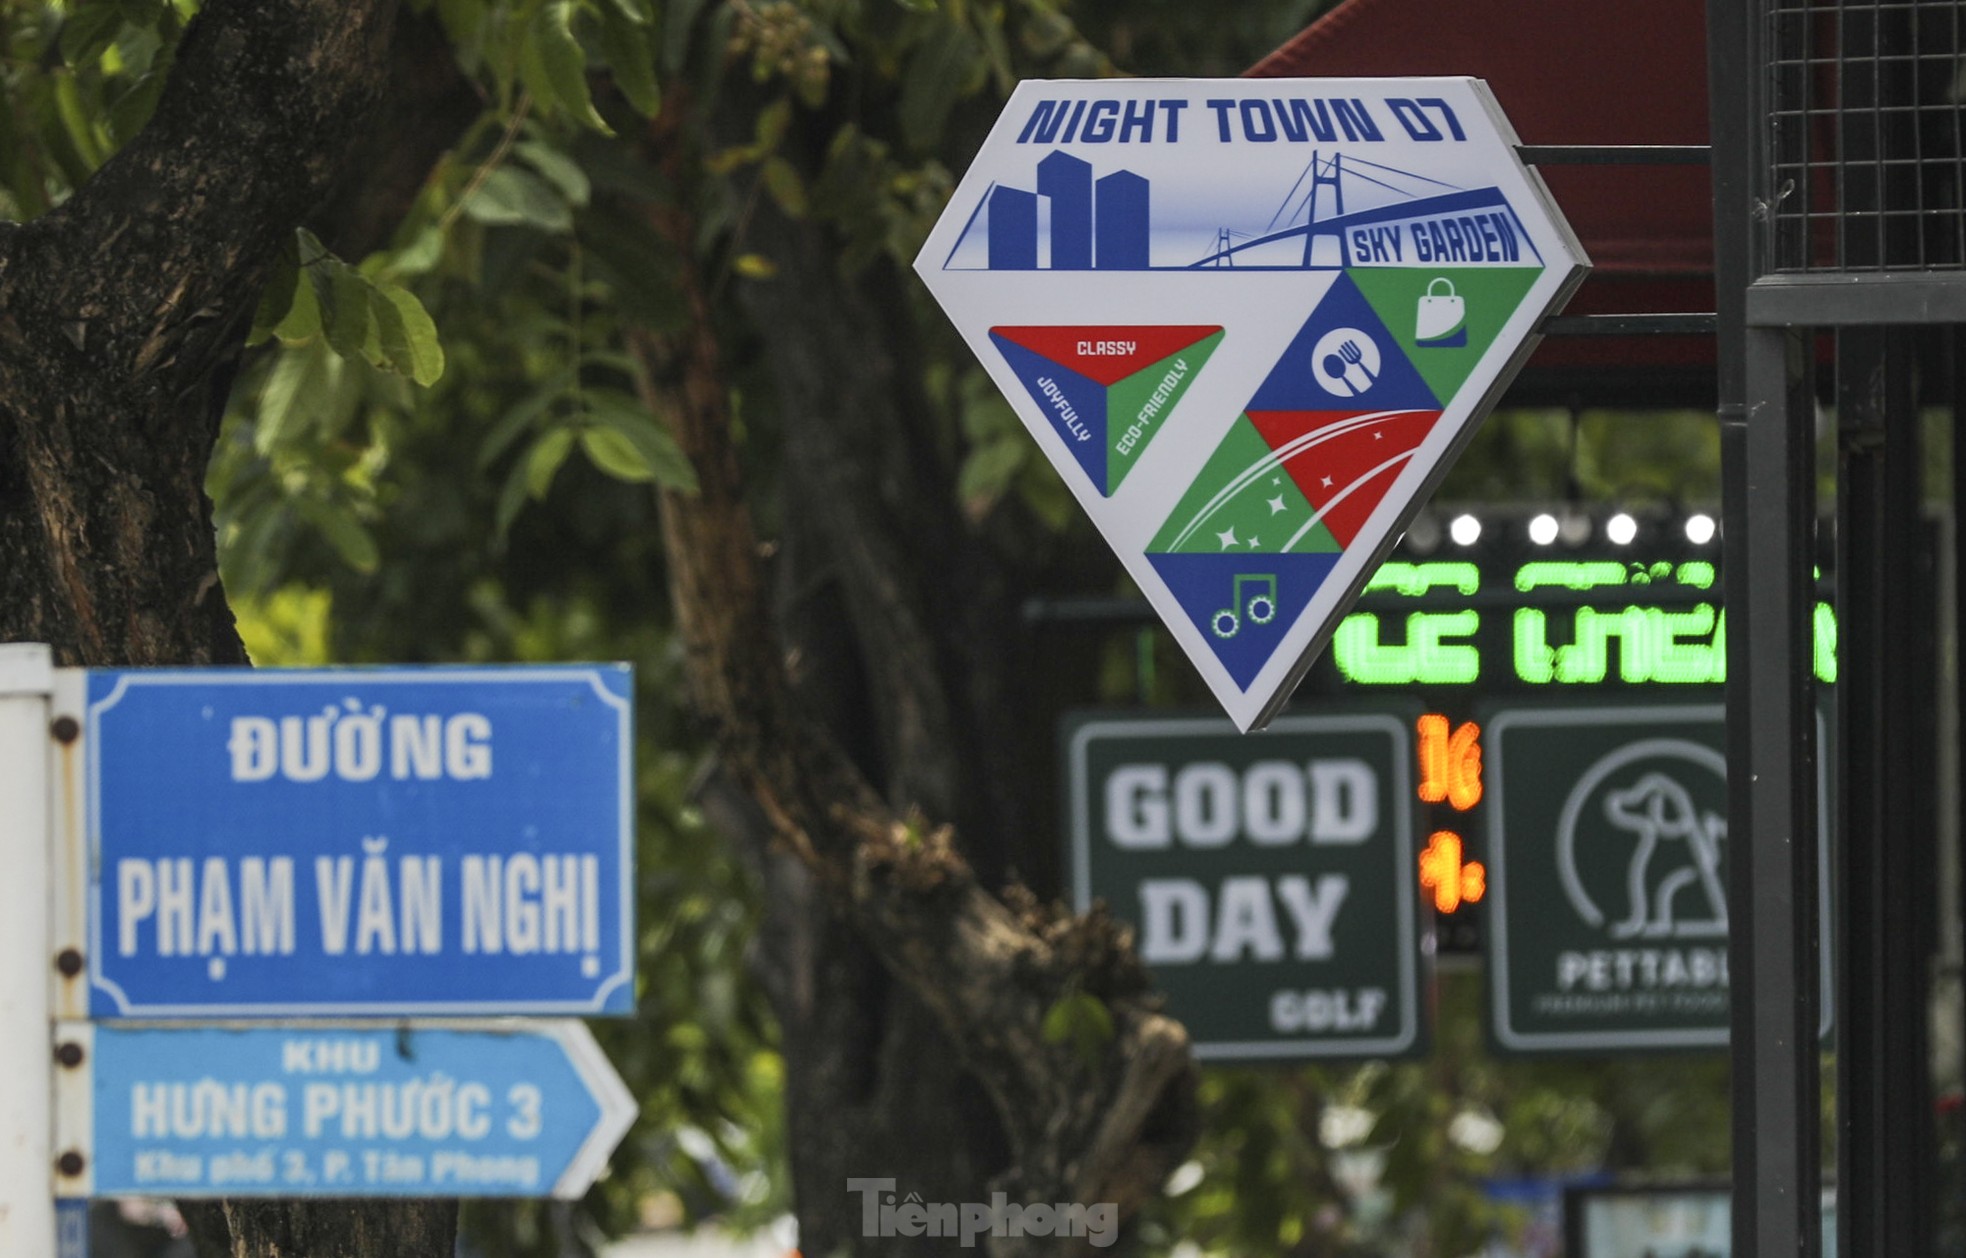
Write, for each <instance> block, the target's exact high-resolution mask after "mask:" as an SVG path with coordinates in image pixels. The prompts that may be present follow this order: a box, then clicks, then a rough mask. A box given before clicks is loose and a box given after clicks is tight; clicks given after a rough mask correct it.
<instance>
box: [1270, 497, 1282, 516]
mask: <svg viewBox="0 0 1966 1258" xmlns="http://www.w3.org/2000/svg"><path fill="white" fill-rule="evenodd" d="M1282 510H1285V507H1284V505H1283V495H1282V494H1278V495H1277V496H1276V497H1274V498H1272V499H1270V514H1271V515H1275V514H1276V513H1277V512H1279V511H1282Z"/></svg>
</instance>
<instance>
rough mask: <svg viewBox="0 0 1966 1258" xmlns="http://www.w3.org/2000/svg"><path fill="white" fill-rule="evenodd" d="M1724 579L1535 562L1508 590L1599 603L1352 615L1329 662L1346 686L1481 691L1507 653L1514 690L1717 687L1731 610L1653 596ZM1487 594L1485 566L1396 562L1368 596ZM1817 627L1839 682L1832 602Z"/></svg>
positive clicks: (1622, 566)
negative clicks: (1606, 685) (1559, 593)
mask: <svg viewBox="0 0 1966 1258" xmlns="http://www.w3.org/2000/svg"><path fill="white" fill-rule="evenodd" d="M1717 577H1718V574H1717V572H1716V571H1715V569H1714V565H1713V564H1711V563H1708V562H1706V561H1704V560H1687V561H1684V562H1679V563H1668V562H1659V563H1651V564H1644V563H1630V562H1623V561H1619V560H1613V559H1602V560H1578V561H1553V560H1540V559H1539V560H1535V561H1532V562H1529V563H1524V564H1522V565H1520V566H1519V567H1517V568H1516V569H1515V571H1514V573H1513V577H1512V580H1511V581H1510V582H1509V586H1510V587H1512V588H1513V589H1514V590H1516V591H1518V592H1520V593H1523V594H1529V593H1533V592H1535V591H1538V590H1567V591H1573V592H1577V593H1596V592H1602V594H1603V596H1604V597H1603V599H1602V601H1600V602H1592V603H1585V604H1583V605H1579V606H1569V605H1558V606H1550V605H1547V604H1545V605H1542V606H1521V607H1513V608H1512V607H1508V606H1507V605H1506V604H1504V605H1503V606H1500V607H1483V608H1473V607H1463V608H1458V609H1454V610H1428V611H1413V612H1409V613H1407V614H1405V615H1404V616H1403V617H1402V616H1400V615H1398V614H1396V613H1395V614H1388V613H1384V612H1380V611H1363V612H1355V613H1353V614H1352V615H1350V616H1347V617H1346V618H1345V619H1344V621H1342V622H1341V623H1340V624H1339V626H1338V630H1337V632H1336V633H1335V634H1334V635H1333V636H1332V640H1331V658H1332V662H1333V663H1334V664H1335V665H1336V667H1337V669H1338V672H1339V674H1340V675H1341V676H1343V677H1344V679H1345V680H1346V681H1349V682H1352V683H1354V684H1357V685H1362V686H1413V685H1421V686H1466V685H1473V684H1476V683H1478V682H1479V681H1480V680H1481V677H1482V664H1483V661H1484V657H1485V656H1487V655H1499V654H1500V653H1501V652H1502V651H1503V650H1504V649H1505V646H1506V651H1507V654H1508V655H1509V665H1507V666H1505V665H1502V664H1501V663H1500V661H1499V659H1497V660H1496V661H1494V665H1493V666H1494V667H1506V668H1508V669H1509V672H1512V673H1513V676H1512V677H1510V679H1509V680H1510V684H1512V685H1527V686H1583V685H1595V684H1599V683H1603V682H1607V681H1616V682H1624V683H1630V684H1649V685H1688V686H1690V685H1714V684H1718V683H1720V682H1724V681H1725V680H1727V616H1726V613H1725V612H1724V611H1722V610H1721V609H1720V607H1719V606H1718V604H1716V603H1712V602H1699V603H1691V604H1688V603H1684V602H1680V601H1677V600H1674V601H1670V602H1663V603H1662V602H1655V601H1648V599H1647V598H1646V595H1647V594H1649V593H1651V592H1652V591H1653V590H1657V589H1660V588H1661V587H1667V588H1671V587H1678V588H1679V589H1682V590H1701V591H1706V590H1711V589H1713V588H1714V586H1715V585H1716V583H1717ZM1481 588H1482V573H1481V570H1480V568H1479V567H1478V566H1477V565H1475V564H1473V563H1466V562H1442V563H1388V564H1386V565H1385V566H1384V567H1382V568H1381V569H1380V570H1379V572H1378V573H1376V574H1375V575H1374V576H1373V578H1372V580H1371V581H1370V582H1368V583H1367V585H1366V587H1365V590H1366V592H1367V593H1368V594H1370V593H1380V594H1392V595H1397V596H1400V597H1403V598H1415V599H1418V598H1422V597H1428V596H1431V597H1429V601H1430V602H1431V603H1432V604H1433V605H1434V606H1435V607H1438V606H1439V605H1440V604H1441V603H1442V602H1447V603H1451V602H1453V601H1454V599H1453V595H1455V594H1459V595H1463V596H1468V595H1473V594H1476V593H1478V592H1480V590H1481ZM1681 597H1682V598H1683V597H1684V595H1682V596H1681ZM1484 616H1486V617H1488V619H1487V620H1486V621H1484ZM1402 621H1403V625H1402ZM1484 625H1487V626H1489V629H1488V631H1487V632H1484ZM1402 629H1403V632H1402ZM1813 629H1814V637H1815V672H1816V676H1817V677H1818V678H1819V679H1820V680H1822V681H1824V682H1834V681H1835V680H1836V671H1837V669H1836V612H1835V610H1834V609H1833V608H1832V607H1831V606H1830V605H1829V604H1828V603H1817V604H1816V608H1815V615H1814V622H1813ZM1503 634H1506V635H1507V636H1506V644H1505V643H1504V639H1503V637H1502V635H1503ZM1509 666H1512V667H1509ZM1505 675H1506V674H1505Z"/></svg>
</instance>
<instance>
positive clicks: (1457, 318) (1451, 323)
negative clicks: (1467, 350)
mask: <svg viewBox="0 0 1966 1258" xmlns="http://www.w3.org/2000/svg"><path fill="white" fill-rule="evenodd" d="M1442 287H1445V289H1446V291H1445V292H1440V291H1438V290H1439V289H1441V288H1442ZM1413 342H1414V344H1415V345H1416V346H1418V347H1420V348H1422V349H1448V348H1453V347H1456V346H1462V345H1466V344H1467V343H1468V307H1467V303H1466V302H1464V301H1462V300H1461V296H1460V294H1459V293H1456V292H1455V291H1454V281H1453V280H1450V279H1448V278H1447V277H1446V276H1445V275H1438V276H1435V277H1434V279H1433V280H1432V281H1431V282H1429V283H1428V285H1427V291H1426V292H1425V293H1422V294H1421V295H1420V310H1419V313H1418V314H1417V315H1416V316H1415V318H1414V321H1413Z"/></svg>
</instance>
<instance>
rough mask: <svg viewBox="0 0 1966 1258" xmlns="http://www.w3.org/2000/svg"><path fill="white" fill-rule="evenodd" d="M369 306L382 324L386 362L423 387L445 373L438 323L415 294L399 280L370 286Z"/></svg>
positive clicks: (442, 344) (434, 381) (379, 323)
mask: <svg viewBox="0 0 1966 1258" xmlns="http://www.w3.org/2000/svg"><path fill="white" fill-rule="evenodd" d="M369 292H370V299H369V304H370V309H371V312H372V313H373V314H374V315H375V316H376V318H377V323H378V326H379V327H381V328H382V331H383V336H382V352H383V355H384V357H385V359H386V360H387V362H388V365H389V366H390V367H392V368H394V369H395V370H396V371H399V372H401V373H402V374H404V375H406V376H408V377H409V378H410V379H412V380H414V381H416V382H417V383H418V384H420V385H422V386H423V387H424V388H426V389H427V388H429V387H430V386H431V385H433V384H435V383H437V381H439V380H441V379H442V378H443V375H444V343H443V341H441V340H440V339H438V336H437V324H436V322H435V321H433V320H432V319H431V318H430V312H429V311H428V310H425V309H424V308H423V303H422V302H420V301H418V300H417V298H416V294H415V293H412V292H411V291H410V290H409V289H407V288H404V287H403V286H402V285H400V284H377V285H372V286H370V289H369Z"/></svg>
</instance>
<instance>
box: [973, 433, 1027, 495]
mask: <svg viewBox="0 0 1966 1258" xmlns="http://www.w3.org/2000/svg"><path fill="white" fill-rule="evenodd" d="M1030 453H1031V443H1030V441H1029V440H1028V439H1026V438H1025V437H1024V435H1023V434H1022V433H1016V434H1008V435H1006V436H1004V437H1003V438H1001V439H1000V440H997V441H992V442H989V443H988V444H986V445H980V446H978V447H976V448H975V449H974V450H971V451H970V452H969V457H968V458H966V459H964V460H963V466H962V471H961V473H960V474H958V476H957V477H956V492H957V494H958V495H960V496H961V498H962V500H963V501H964V502H968V503H977V502H980V503H981V504H983V505H985V506H987V505H989V504H990V503H993V502H995V501H996V500H997V499H998V498H1001V497H1002V496H1003V492H1004V490H1006V489H1008V488H1009V487H1010V482H1011V478H1012V477H1014V476H1016V475H1017V469H1018V468H1020V467H1023V466H1024V461H1025V460H1026V459H1027V458H1029V457H1030Z"/></svg>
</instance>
